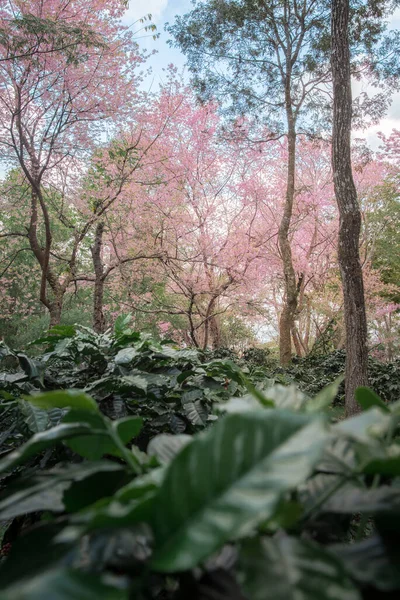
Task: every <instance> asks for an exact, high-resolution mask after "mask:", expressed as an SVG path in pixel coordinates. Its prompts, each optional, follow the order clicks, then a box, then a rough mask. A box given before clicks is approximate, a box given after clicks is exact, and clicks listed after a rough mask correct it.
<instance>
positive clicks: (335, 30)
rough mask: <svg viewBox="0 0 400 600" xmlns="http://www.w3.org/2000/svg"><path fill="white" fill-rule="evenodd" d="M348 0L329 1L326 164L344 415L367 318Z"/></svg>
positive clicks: (359, 374) (350, 403)
mask: <svg viewBox="0 0 400 600" xmlns="http://www.w3.org/2000/svg"><path fill="white" fill-rule="evenodd" d="M348 27H349V0H333V2H332V54H331V64H332V77H333V132H332V166H333V179H334V185H335V195H336V201H337V204H338V207H339V215H340V223H339V266H340V274H341V278H342V285H343V298H344V317H345V327H346V414H347V415H352V414H355V413H357V412H358V411H359V406H358V404H357V402H356V400H355V396H354V392H355V390H356V388H357V387H358V386H360V385H366V384H367V381H368V373H367V366H368V349H367V319H366V314H365V301H364V285H363V277H362V269H361V263H360V254H359V237H360V229H361V213H360V208H359V205H358V201H357V192H356V188H355V185H354V180H353V174H352V169H351V147H350V133H351V117H352V115H351V111H352V98H351V76H350V51H349V39H348Z"/></svg>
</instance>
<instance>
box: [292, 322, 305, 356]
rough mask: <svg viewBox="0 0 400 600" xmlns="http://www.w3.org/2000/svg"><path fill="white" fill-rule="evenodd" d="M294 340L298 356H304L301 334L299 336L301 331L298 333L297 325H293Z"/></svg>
mask: <svg viewBox="0 0 400 600" xmlns="http://www.w3.org/2000/svg"><path fill="white" fill-rule="evenodd" d="M292 339H293V344H294V347H295V350H296V354H297V356H303V352H302V348H301V339H300V334H299V331H298V329H297V327H296V325H293V329H292Z"/></svg>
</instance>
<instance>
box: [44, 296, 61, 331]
mask: <svg viewBox="0 0 400 600" xmlns="http://www.w3.org/2000/svg"><path fill="white" fill-rule="evenodd" d="M63 297H64V294H62V295H59V296H58V297H56V298H55V299H54V300H53V302H51V303H50V304H49V307H48V309H49V313H50V329H51V328H52V327H54V326H55V325H59V324H60V321H61V313H62V306H63Z"/></svg>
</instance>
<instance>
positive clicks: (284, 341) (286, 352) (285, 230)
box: [278, 76, 298, 365]
mask: <svg viewBox="0 0 400 600" xmlns="http://www.w3.org/2000/svg"><path fill="white" fill-rule="evenodd" d="M289 81H290V77H289V76H288V77H287V82H288V83H287V86H286V88H287V89H286V114H287V121H288V168H287V184H286V198H285V207H284V211H283V216H282V220H281V223H280V226H279V232H278V242H279V250H280V253H281V257H282V262H283V273H284V281H285V299H284V305H283V309H282V312H281V316H280V320H279V357H280V363H281V365H288V364H289V363H290V361H291V359H292V340H291V333H292V330H293V327H294V316H295V313H296V309H297V296H298V292H297V285H296V274H295V271H294V267H293V259H292V249H291V247H290V241H289V228H290V222H291V219H292V213H293V202H294V195H295V175H296V128H295V119H294V115H293V108H292V100H291V95H290V84H289Z"/></svg>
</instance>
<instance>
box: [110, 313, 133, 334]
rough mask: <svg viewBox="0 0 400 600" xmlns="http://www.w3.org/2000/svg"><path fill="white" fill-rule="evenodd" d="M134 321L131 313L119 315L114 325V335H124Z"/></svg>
mask: <svg viewBox="0 0 400 600" xmlns="http://www.w3.org/2000/svg"><path fill="white" fill-rule="evenodd" d="M131 321H132V315H131V314H130V313H128V314H125V315H119V316H118V317H117V318H116V320H115V323H114V333H115V335H116V336H117V337H118V336H120V335H122V334H123V333H124V331H125V330H126V329H127V327H128V326H129V323H130V322H131Z"/></svg>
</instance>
